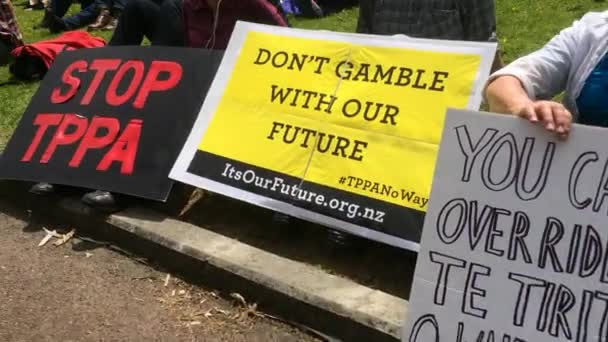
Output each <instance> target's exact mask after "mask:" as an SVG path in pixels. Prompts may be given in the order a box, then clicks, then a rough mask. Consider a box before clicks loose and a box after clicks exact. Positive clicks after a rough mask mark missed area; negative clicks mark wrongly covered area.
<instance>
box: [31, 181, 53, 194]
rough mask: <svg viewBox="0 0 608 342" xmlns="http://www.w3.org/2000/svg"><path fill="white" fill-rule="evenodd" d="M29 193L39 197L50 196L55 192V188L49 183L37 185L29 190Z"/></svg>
mask: <svg viewBox="0 0 608 342" xmlns="http://www.w3.org/2000/svg"><path fill="white" fill-rule="evenodd" d="M30 192H31V193H32V194H36V195H40V196H43V195H50V194H52V193H53V192H55V187H54V186H53V184H49V183H38V184H35V185H34V186H32V187H31V188H30Z"/></svg>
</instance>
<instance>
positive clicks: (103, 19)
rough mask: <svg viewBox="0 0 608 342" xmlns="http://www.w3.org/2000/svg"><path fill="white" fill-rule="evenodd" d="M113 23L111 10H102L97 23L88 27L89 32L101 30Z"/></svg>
mask: <svg viewBox="0 0 608 342" xmlns="http://www.w3.org/2000/svg"><path fill="white" fill-rule="evenodd" d="M111 21H112V16H110V10H108V9H107V8H102V9H101V12H100V13H99V16H97V19H96V20H95V22H94V23H92V24H91V25H89V26H88V30H89V31H93V30H100V29H102V28H104V27H105V26H106V25H108V24H109V23H110V22H111Z"/></svg>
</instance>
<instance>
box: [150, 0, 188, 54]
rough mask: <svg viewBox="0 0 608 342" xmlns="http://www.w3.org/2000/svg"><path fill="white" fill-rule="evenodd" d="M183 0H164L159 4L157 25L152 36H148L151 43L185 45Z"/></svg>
mask: <svg viewBox="0 0 608 342" xmlns="http://www.w3.org/2000/svg"><path fill="white" fill-rule="evenodd" d="M182 3H183V0H164V1H163V2H162V4H161V6H160V13H159V17H158V21H157V23H158V24H157V26H156V27H155V28H154V31H153V36H152V37H149V38H150V40H151V41H152V45H162V46H185V45H186V31H185V29H184V14H183V12H182Z"/></svg>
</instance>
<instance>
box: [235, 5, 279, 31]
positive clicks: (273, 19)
mask: <svg viewBox="0 0 608 342" xmlns="http://www.w3.org/2000/svg"><path fill="white" fill-rule="evenodd" d="M239 1H245V0H239ZM247 1H251V4H252V5H254V6H251V7H252V10H253V11H254V12H253V13H250V15H252V16H253V20H255V22H256V23H259V24H267V25H275V26H288V25H287V21H285V19H284V18H283V16H282V15H281V13H280V12H279V10H278V9H277V8H276V7H274V5H273V4H272V3H270V1H268V0H247Z"/></svg>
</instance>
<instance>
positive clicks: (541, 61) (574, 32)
mask: <svg viewBox="0 0 608 342" xmlns="http://www.w3.org/2000/svg"><path fill="white" fill-rule="evenodd" d="M585 29H586V28H585V27H584V24H582V23H581V22H580V21H578V22H575V23H574V25H572V26H571V27H569V28H567V29H564V30H562V31H561V32H560V33H559V34H558V35H557V36H555V37H553V39H551V40H550V41H549V42H548V43H547V44H546V45H545V46H544V47H543V48H541V49H540V50H537V51H535V52H533V53H531V54H529V55H527V56H524V57H521V58H519V59H517V60H515V61H514V62H512V63H511V64H509V65H507V66H506V67H504V68H503V69H501V70H498V71H497V72H495V73H494V74H492V75H491V76H490V78H489V80H488V84H489V83H490V82H492V81H493V80H494V79H496V78H498V77H500V76H506V75H510V76H514V77H516V78H518V79H519V81H520V82H521V83H522V85H523V87H524V89H525V90H526V92H527V93H528V96H529V97H530V98H531V99H534V100H547V99H551V98H553V97H554V96H555V95H557V94H559V93H560V92H561V91H563V90H565V89H566V85H567V82H568V75H569V74H570V71H571V68H572V67H573V61H574V58H575V53H576V50H577V49H580V48H582V47H581V46H580V44H582V43H581V42H582V39H581V35H582V32H583V31H584V30H585ZM579 43H580V44H579Z"/></svg>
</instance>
